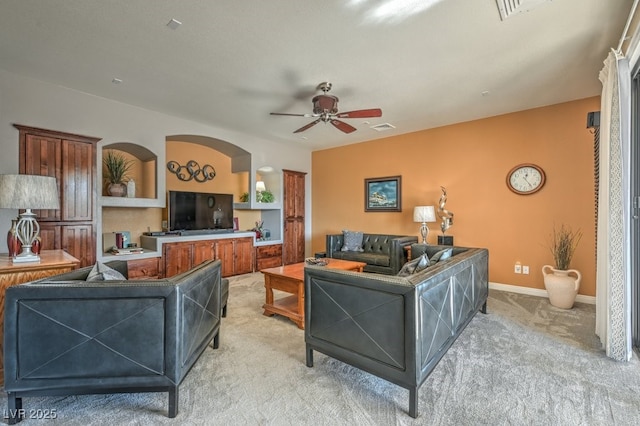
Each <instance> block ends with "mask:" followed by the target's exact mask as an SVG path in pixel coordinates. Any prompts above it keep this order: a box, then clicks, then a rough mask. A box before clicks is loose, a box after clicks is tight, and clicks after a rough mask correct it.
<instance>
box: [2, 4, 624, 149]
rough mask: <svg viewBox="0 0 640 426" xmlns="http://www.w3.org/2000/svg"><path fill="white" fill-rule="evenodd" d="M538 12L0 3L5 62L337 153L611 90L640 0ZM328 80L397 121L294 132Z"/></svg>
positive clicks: (487, 7) (131, 100)
mask: <svg viewBox="0 0 640 426" xmlns="http://www.w3.org/2000/svg"><path fill="white" fill-rule="evenodd" d="M536 3H538V4H537V5H536V6H535V7H534V8H532V9H531V10H529V11H527V12H523V13H517V14H514V15H512V16H511V17H509V18H508V19H505V20H501V18H500V12H499V9H498V7H497V4H496V1H495V0H324V1H320V0H307V1H300V0H269V1H265V0H217V1H178V0H109V1H104V0H47V1H44V0H0V68H3V69H5V70H6V71H9V72H12V73H16V74H20V75H24V76H28V77H32V78H36V79H39V80H44V81H48V82H51V83H54V84H57V85H61V86H65V87H69V88H73V89H77V90H80V91H83V92H87V93H91V94H94V95H97V96H101V97H105V98H109V99H114V100H117V101H121V102H125V103H128V104H133V105H137V106H140V107H143V108H147V109H151V110H155V111H161V112H165V113H167V114H171V115H174V116H179V117H184V118H188V119H191V120H194V121H198V122H203V123H209V124H211V125H214V126H216V127H221V128H227V129H233V130H237V131H239V132H243V133H247V134H253V135H257V136H259V137H262V138H265V139H269V140H275V141H281V142H283V143H285V144H296V145H306V146H309V147H310V148H311V149H322V148H326V147H332V146H339V145H344V144H351V143H356V142H360V141H365V140H371V139H376V138H381V137H388V136H392V135H397V134H401V133H408V132H414V131H418V130H422V129H426V128H433V127H438V126H442V125H446V124H452V123H457V122H462V121H468V120H473V119H478V118H483V117H489V116H494V115H499V114H503V113H507V112H513V111H519V110H524V109H529V108H534V107H538V106H544V105H550V104H555V103H560V102H565V101H570V100H574V99H581V98H585V97H590V96H595V95H598V94H599V93H600V91H601V84H600V82H599V81H598V72H599V71H600V69H601V68H602V61H603V60H604V59H605V57H606V55H607V52H608V50H609V49H610V48H612V47H613V48H615V47H617V45H618V42H619V38H620V37H621V35H622V31H623V29H624V25H625V22H626V19H627V16H628V14H629V11H630V9H631V5H632V3H633V1H632V0H606V1H603V0H553V1H547V2H536ZM171 19H176V20H178V21H180V22H181V23H182V25H181V26H179V27H178V28H177V29H176V30H172V29H170V28H169V27H168V26H167V23H169V21H170V20H171ZM114 78H118V79H121V80H122V82H121V83H120V84H114V83H112V80H113V79H114ZM323 81H329V82H331V83H332V84H333V89H332V91H331V94H333V95H335V96H338V97H339V98H340V103H339V110H340V111H349V110H355V109H364V108H381V109H382V117H380V118H371V119H345V120H344V121H346V122H348V123H349V124H351V125H353V126H355V127H356V128H357V129H358V130H357V131H355V132H353V133H351V134H344V133H342V132H340V131H339V130H338V129H336V128H334V127H333V126H331V125H330V124H324V123H320V124H318V125H316V126H314V127H312V128H311V129H309V130H307V131H306V132H303V133H299V134H294V133H293V131H294V130H295V129H298V128H300V127H302V126H304V125H305V124H307V123H309V122H311V121H313V119H312V118H304V117H283V116H271V115H269V113H270V112H287V113H311V110H312V104H311V98H312V97H313V96H314V95H315V94H318V93H320V92H318V90H317V86H318V84H319V83H321V82H323ZM483 93H484V94H483ZM383 123H390V124H392V125H393V126H395V129H391V130H387V131H384V132H378V131H376V130H373V129H371V126H374V125H379V124H383ZM303 137H304V138H306V139H303Z"/></svg>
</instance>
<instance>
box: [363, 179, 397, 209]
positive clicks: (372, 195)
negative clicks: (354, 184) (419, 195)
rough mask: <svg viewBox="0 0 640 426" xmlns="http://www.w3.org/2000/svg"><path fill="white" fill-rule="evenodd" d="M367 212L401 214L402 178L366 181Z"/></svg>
mask: <svg viewBox="0 0 640 426" xmlns="http://www.w3.org/2000/svg"><path fill="white" fill-rule="evenodd" d="M364 211H365V212H401V211H402V176H387V177H379V178H367V179H365V180H364Z"/></svg>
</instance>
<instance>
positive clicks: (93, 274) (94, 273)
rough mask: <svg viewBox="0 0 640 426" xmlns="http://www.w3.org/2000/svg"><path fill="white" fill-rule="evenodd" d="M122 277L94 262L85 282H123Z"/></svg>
mask: <svg viewBox="0 0 640 426" xmlns="http://www.w3.org/2000/svg"><path fill="white" fill-rule="evenodd" d="M123 280H126V278H125V277H124V275H122V274H121V273H120V272H118V271H116V270H115V269H113V268H110V267H108V266H107V265H105V264H103V263H100V262H96V264H95V265H93V268H92V269H91V271H90V272H89V275H88V276H87V281H123Z"/></svg>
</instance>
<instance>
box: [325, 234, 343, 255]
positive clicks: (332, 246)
mask: <svg viewBox="0 0 640 426" xmlns="http://www.w3.org/2000/svg"><path fill="white" fill-rule="evenodd" d="M343 244H344V236H343V234H327V242H326V246H327V247H326V251H327V257H333V253H334V252H338V251H340V250H342V245H343Z"/></svg>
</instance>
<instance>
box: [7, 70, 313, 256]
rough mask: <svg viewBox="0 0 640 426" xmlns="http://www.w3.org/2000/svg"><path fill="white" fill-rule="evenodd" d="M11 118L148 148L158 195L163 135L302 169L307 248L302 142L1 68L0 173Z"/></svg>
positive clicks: (11, 145) (307, 158)
mask: <svg viewBox="0 0 640 426" xmlns="http://www.w3.org/2000/svg"><path fill="white" fill-rule="evenodd" d="M158 89H159V90H161V88H158ZM212 102H213V100H212ZM240 113H241V111H238V114H240ZM14 123H15V124H22V125H26V126H33V127H39V128H45V129H50V130H57V131H62V132H68V133H75V134H80V135H85V136H94V137H99V138H102V140H101V141H100V143H99V144H98V148H101V147H102V145H109V144H112V143H116V142H133V143H137V144H139V145H143V146H145V147H147V148H148V149H149V150H151V151H153V152H154V153H155V154H156V155H157V156H158V194H160V196H161V197H164V194H165V192H166V187H165V174H166V173H165V172H166V168H165V167H164V165H165V164H166V158H165V137H166V136H168V135H179V134H184V135H202V136H208V137H212V138H217V139H221V140H224V141H226V142H229V143H232V144H234V145H237V146H239V147H241V148H243V149H245V150H246V151H248V152H250V153H251V154H252V160H253V167H254V168H258V167H261V166H265V165H269V166H272V167H274V168H276V169H282V168H284V169H291V170H299V171H302V172H307V180H306V194H307V197H306V204H307V205H306V207H307V208H306V211H307V212H308V217H307V223H306V226H305V227H306V232H305V233H306V236H307V238H306V240H307V250H306V251H307V253H309V252H310V240H311V217H310V216H311V151H310V150H309V149H308V148H307V147H304V146H300V147H297V146H292V145H290V144H288V145H286V146H285V145H284V144H283V143H279V142H277V141H271V140H264V139H260V138H256V137H254V136H249V135H245V134H241V133H237V132H233V131H229V130H225V129H222V128H219V127H215V126H211V125H206V124H202V123H198V122H194V121H190V120H185V119H182V118H178V117H174V116H170V115H166V114H162V113H158V112H155V111H151V110H147V109H143V108H138V107H135V106H132V105H128V104H123V103H119V102H115V101H112V100H108V99H105V98H101V97H97V96H93V95H90V94H86V93H82V92H79V91H76V90H71V89H67V88H64V87H60V86H56V85H53V84H49V83H45V82H42V81H38V80H33V79H29V78H25V77H21V76H18V75H15V74H11V73H8V72H6V71H2V70H0V148H1V150H0V174H10V173H18V130H17V129H16V128H15V127H13V124H14ZM98 160H100V157H98ZM98 169H99V171H100V170H101V168H98ZM99 177H100V176H99ZM100 210H101V209H100V206H98V211H99V216H98V230H97V234H98V235H101V233H102V229H101V226H102V224H101V222H102V221H101V216H100ZM16 215H17V212H16V211H12V210H4V209H1V210H0V235H6V234H7V232H8V230H9V227H10V225H11V219H12V218H15V217H16ZM6 250H7V248H6V246H5V245H4V244H2V243H0V252H6Z"/></svg>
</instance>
